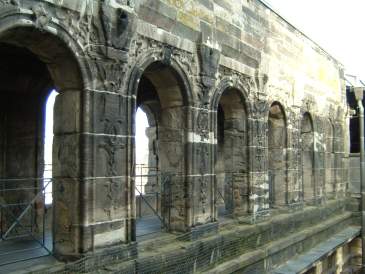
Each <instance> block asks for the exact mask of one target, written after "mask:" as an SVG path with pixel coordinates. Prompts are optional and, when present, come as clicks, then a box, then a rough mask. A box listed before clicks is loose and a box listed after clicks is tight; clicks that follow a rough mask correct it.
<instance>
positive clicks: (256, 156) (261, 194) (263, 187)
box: [249, 100, 269, 220]
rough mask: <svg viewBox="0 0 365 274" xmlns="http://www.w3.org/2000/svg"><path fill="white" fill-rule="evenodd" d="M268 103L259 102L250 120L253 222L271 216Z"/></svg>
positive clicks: (251, 211) (251, 206)
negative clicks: (267, 133)
mask: <svg viewBox="0 0 365 274" xmlns="http://www.w3.org/2000/svg"><path fill="white" fill-rule="evenodd" d="M266 104H267V103H266V101H263V100H257V101H256V102H255V105H254V109H255V113H254V114H253V117H252V118H251V119H249V123H250V126H249V128H250V129H251V132H250V143H249V148H250V152H249V155H250V159H251V161H250V190H251V192H250V210H249V212H250V213H251V215H252V217H253V220H255V219H257V218H261V217H262V216H266V215H268V214H269V211H268V210H269V185H268V147H267V135H266V131H267V122H266V117H267V115H268V108H267V106H266Z"/></svg>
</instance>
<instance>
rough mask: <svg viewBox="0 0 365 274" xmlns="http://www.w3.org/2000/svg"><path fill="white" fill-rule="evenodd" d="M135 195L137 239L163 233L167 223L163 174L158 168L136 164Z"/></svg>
mask: <svg viewBox="0 0 365 274" xmlns="http://www.w3.org/2000/svg"><path fill="white" fill-rule="evenodd" d="M135 170H136V174H135V193H136V217H137V227H136V235H137V237H141V236H146V235H149V234H154V233H158V232H161V231H162V230H163V229H164V228H165V227H166V225H165V221H164V218H163V216H162V212H161V193H162V185H161V174H160V173H159V170H158V168H157V167H150V166H148V165H143V164H136V168H135Z"/></svg>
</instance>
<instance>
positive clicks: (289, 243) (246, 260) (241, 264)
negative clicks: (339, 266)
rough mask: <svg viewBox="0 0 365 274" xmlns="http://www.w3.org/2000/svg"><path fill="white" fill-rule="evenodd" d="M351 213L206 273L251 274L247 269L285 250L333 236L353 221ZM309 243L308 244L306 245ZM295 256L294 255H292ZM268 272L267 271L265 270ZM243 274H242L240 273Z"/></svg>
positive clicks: (271, 243) (269, 244)
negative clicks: (335, 230) (345, 224)
mask: <svg viewBox="0 0 365 274" xmlns="http://www.w3.org/2000/svg"><path fill="white" fill-rule="evenodd" d="M351 217H352V214H351V213H344V214H342V215H340V216H338V217H335V218H332V219H331V220H329V221H327V222H324V224H319V225H317V226H314V227H311V228H308V229H305V230H303V231H300V232H298V233H295V234H292V235H290V236H288V237H285V238H281V239H279V240H277V241H274V242H268V243H267V244H266V245H264V246H263V247H260V249H259V250H257V251H252V252H248V253H245V254H243V255H240V256H237V257H235V258H234V259H232V260H229V261H226V262H223V263H221V264H219V266H217V267H215V268H213V269H211V270H208V271H207V272H206V273H211V274H213V273H214V274H215V273H233V272H236V271H242V273H250V271H248V272H245V271H246V268H249V267H250V266H254V265H255V264H257V263H259V262H262V263H264V261H265V260H267V259H268V258H269V257H270V256H275V255H277V254H278V253H280V252H283V251H284V250H286V249H288V248H290V247H293V246H295V245H298V244H301V245H302V246H305V245H311V242H313V243H315V242H316V241H313V238H315V237H318V238H321V234H322V233H324V234H331V232H332V231H331V230H333V229H336V228H337V229H338V227H341V226H340V225H339V224H341V223H347V222H348V221H349V220H351ZM306 241H308V243H305V242H306ZM292 256H294V254H292ZM287 259H289V258H284V259H283V260H284V261H285V260H287ZM265 271H267V269H265ZM240 273H241V272H240Z"/></svg>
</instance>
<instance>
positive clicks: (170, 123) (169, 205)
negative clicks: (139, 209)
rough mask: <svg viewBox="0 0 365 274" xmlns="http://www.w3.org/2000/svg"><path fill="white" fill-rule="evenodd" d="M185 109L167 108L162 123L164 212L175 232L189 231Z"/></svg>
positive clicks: (160, 160) (161, 151)
mask: <svg viewBox="0 0 365 274" xmlns="http://www.w3.org/2000/svg"><path fill="white" fill-rule="evenodd" d="M184 117H185V110H184V108H183V107H171V108H165V109H163V110H162V111H161V116H160V121H159V125H160V126H159V139H158V148H159V165H160V171H161V176H160V182H161V192H162V194H161V196H162V197H161V198H162V199H161V211H162V212H161V213H162V217H163V219H164V222H165V223H166V227H168V228H169V230H171V231H186V205H185V199H186V197H185V191H186V189H185V183H184V182H185V166H186V165H185V159H186V158H185V132H184V128H185V127H184V125H185V118H184Z"/></svg>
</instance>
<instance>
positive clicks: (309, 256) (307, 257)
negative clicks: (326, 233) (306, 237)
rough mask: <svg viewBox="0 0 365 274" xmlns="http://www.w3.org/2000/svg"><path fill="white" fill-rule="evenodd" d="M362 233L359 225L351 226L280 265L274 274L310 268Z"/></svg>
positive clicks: (288, 273)
mask: <svg viewBox="0 0 365 274" xmlns="http://www.w3.org/2000/svg"><path fill="white" fill-rule="evenodd" d="M359 235H360V228H359V227H349V228H347V229H344V230H343V231H341V232H339V233H337V234H336V235H334V236H333V237H331V238H330V239H328V240H327V241H325V242H324V243H321V244H319V245H317V246H316V247H314V248H312V249H311V250H309V251H308V252H306V253H304V254H302V255H300V256H299V257H298V258H296V259H294V260H290V261H288V262H287V263H286V264H285V265H283V266H281V267H279V268H278V269H277V270H275V271H274V272H273V274H292V273H301V272H304V271H306V270H308V269H310V268H311V267H312V266H313V265H314V264H315V263H316V262H318V261H320V260H321V259H322V258H323V257H325V256H326V255H327V254H329V253H331V252H333V251H334V250H335V249H337V248H338V247H339V246H341V245H343V244H345V243H347V242H349V241H351V240H353V239H354V238H356V237H357V236H359Z"/></svg>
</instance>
